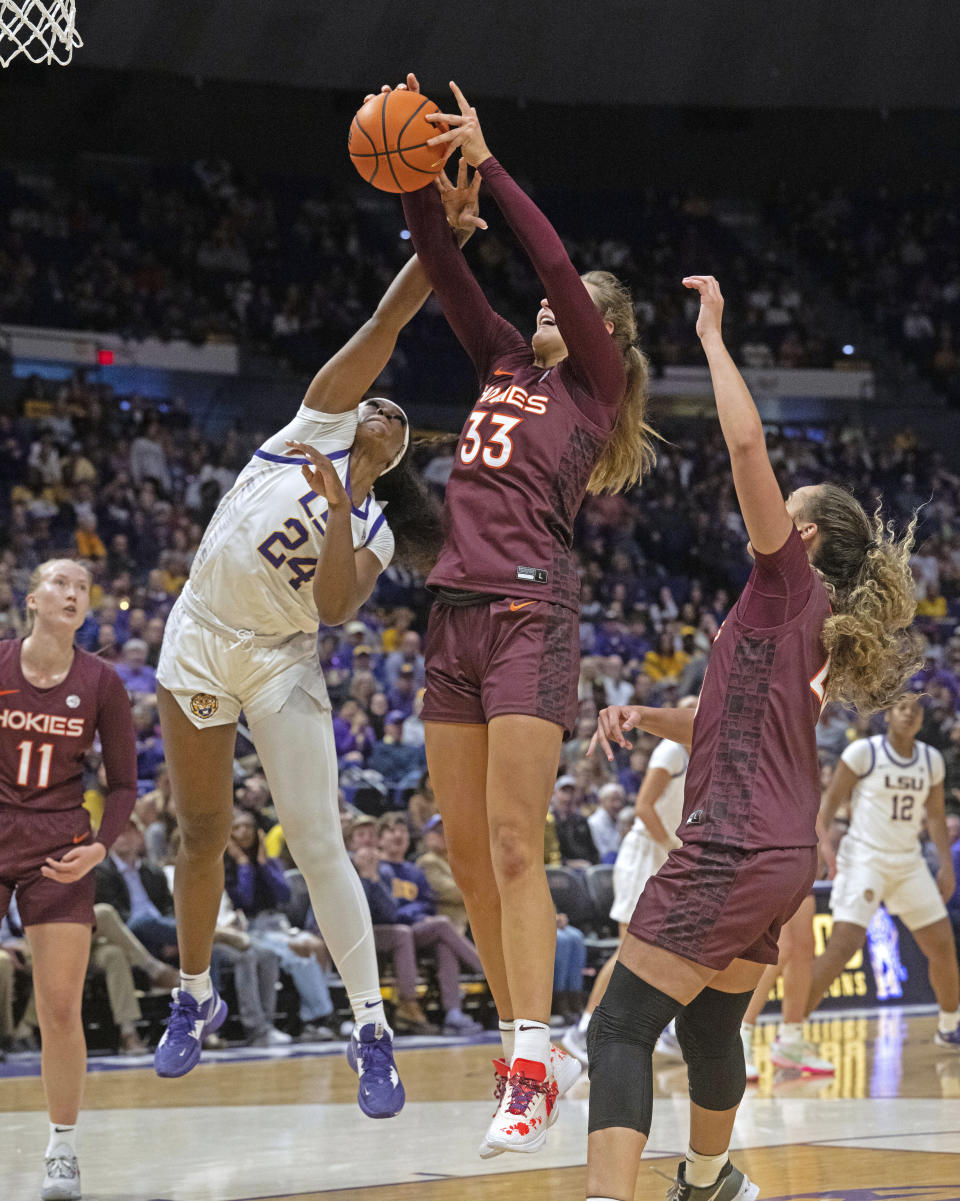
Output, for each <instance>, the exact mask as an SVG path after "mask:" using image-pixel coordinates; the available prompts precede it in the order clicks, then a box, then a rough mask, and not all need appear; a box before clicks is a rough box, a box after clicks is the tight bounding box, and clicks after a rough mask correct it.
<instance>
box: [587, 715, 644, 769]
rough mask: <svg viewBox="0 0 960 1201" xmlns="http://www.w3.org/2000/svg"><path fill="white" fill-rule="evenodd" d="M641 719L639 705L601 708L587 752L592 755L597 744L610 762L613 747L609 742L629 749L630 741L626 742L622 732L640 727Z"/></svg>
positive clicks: (611, 760)
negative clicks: (595, 729)
mask: <svg viewBox="0 0 960 1201" xmlns="http://www.w3.org/2000/svg"><path fill="white" fill-rule="evenodd" d="M641 720H642V711H641V706H639V705H610V706H609V708H607V709H601V710H600V716H599V719H598V722H597V732H596V734H594V736H593V737H592V738H591V739H590V745H589V746H588V747H587V754H588V755H592V754H593V752H594V750H595V749H596V747H597V745H598V744H599V746H600V748H601V749H602V750H603V753H604V754H605V755H606V756H607V758H608V759H609V760H610V762H611V763H612V762H613V747H612V746H611V745H610V743H611V742H615V743H616V744H617V746H622V747H624V748H626V749H627V750H629V749H630V743H629V742H627V740H626V738H625V737H624V734H625V733H626V732H627V730H639V729H641V728H642V727H641V724H640V723H641Z"/></svg>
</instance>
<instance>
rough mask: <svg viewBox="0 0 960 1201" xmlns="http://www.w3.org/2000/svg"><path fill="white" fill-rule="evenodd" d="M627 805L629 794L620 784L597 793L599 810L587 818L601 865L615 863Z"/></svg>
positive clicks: (604, 787)
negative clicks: (624, 810)
mask: <svg viewBox="0 0 960 1201" xmlns="http://www.w3.org/2000/svg"><path fill="white" fill-rule="evenodd" d="M626 803H627V794H626V793H625V792H624V790H623V788H621V786H620V785H619V784H604V786H603V787H602V788H601V789H600V791H599V792H598V793H597V808H596V809H595V810H594V811H593V813H591V814H590V816H589V817H588V818H587V825H588V826H589V827H590V836H591V837H592V839H593V845H594V846H595V847H596V848H597V854H598V855H599V856H600V861H601V863H613V862H614V860H615V859H616V857H617V850H618V848H619V846H620V827H619V823H618V820H617V819H618V818H619V817H620V811H621V809H623V807H624V805H626Z"/></svg>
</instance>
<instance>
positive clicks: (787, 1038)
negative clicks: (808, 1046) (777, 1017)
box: [777, 1022, 803, 1044]
mask: <svg viewBox="0 0 960 1201" xmlns="http://www.w3.org/2000/svg"><path fill="white" fill-rule="evenodd" d="M777 1038H779V1039H780V1041H781V1042H783V1043H791V1044H794V1043H802V1042H803V1022H781V1023H780V1029H779V1030H778V1031H777Z"/></svg>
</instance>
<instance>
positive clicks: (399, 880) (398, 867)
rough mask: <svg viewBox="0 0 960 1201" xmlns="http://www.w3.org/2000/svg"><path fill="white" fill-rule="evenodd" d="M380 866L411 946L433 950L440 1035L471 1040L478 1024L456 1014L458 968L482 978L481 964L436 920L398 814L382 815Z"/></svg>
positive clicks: (443, 921)
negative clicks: (440, 1014) (410, 858)
mask: <svg viewBox="0 0 960 1201" xmlns="http://www.w3.org/2000/svg"><path fill="white" fill-rule="evenodd" d="M377 829H378V833H379V850H380V866H379V873H380V878H381V880H382V881H383V884H384V885H385V886H386V887H388V888H389V890H390V899H391V900H392V902H393V904H394V907H395V913H396V920H397V921H398V922H400V923H402V924H403V925H404V926H409V927H411V928H412V930H413V941H414V946H415V947H418V948H423V947H432V948H433V950H434V955H435V957H436V962H437V979H438V982H439V984H440V999H441V1003H442V1005H443V1008H444V1011H445V1014H446V1016H445V1018H444V1032H445V1033H447V1034H475V1033H477V1031H478V1030H479V1026H478V1024H477V1023H476V1022H474V1021H472V1020H471V1019H470V1018H468V1017H467V1016H466V1015H465V1014H464V1013H463V1011H462V1009H461V1008H460V999H461V998H460V983H459V980H460V967H461V965H462V966H464V967H466V968H467V969H468V970H469V971H471V972H476V973H480V974H482V972H483V968H482V967H481V965H480V958H479V956H478V955H477V951H476V948H475V947H474V945H473V943H471V942H468V941H467V940H466V939H465V938H464V937H463V935H462V934H459V933H458V932H457V931H456V930H455V929H454V927H453V925H452V923H451V922H450V920H449V919H448V918H446V917H442V916H439V915H438V914H437V907H436V901H435V898H434V896H433V892H432V891H431V889H430V885H429V883H428V882H427V877H426V875H425V874H424V872H423V871H422V870H421V869H420V868H419V867H417V865H416V864H414V863H410V862H408V861H407V859H406V854H407V851H408V850H409V849H410V831H409V830H408V829H407V823H406V817H405V815H404V814H402V813H386V814H384V815H383V817H381V818H380V820H379V822H378V823H377Z"/></svg>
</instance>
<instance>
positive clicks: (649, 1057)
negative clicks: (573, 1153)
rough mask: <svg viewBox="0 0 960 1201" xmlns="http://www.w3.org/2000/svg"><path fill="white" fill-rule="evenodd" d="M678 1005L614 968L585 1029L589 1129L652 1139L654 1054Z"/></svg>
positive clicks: (619, 966) (631, 974) (642, 981)
mask: <svg viewBox="0 0 960 1201" xmlns="http://www.w3.org/2000/svg"><path fill="white" fill-rule="evenodd" d="M679 1009H680V1002H679V1001H675V1000H674V999H673V997H668V996H667V994H666V993H663V992H661V991H660V989H658V988H654V987H653V985H652V984H648V983H647V982H646V980H641V979H640V977H639V976H636V975H634V973H633V972H631V971H630V970H629V968H626V967H624V966H623V964H622V963H618V964H617V966H616V967H615V968H614V969H613V975H612V976H611V977H610V984H609V985H608V987H607V991H606V994H605V996H604V998H603V1000H602V1001H601V1002H600V1004H599V1005H598V1006H597V1009H596V1011H595V1012H594V1015H593V1017H592V1018H591V1019H590V1025H589V1027H588V1029H587V1054H588V1057H589V1060H590V1117H589V1122H588V1129H589V1130H590V1131H591V1132H592V1131H594V1130H606V1129H609V1128H610V1127H612V1126H626V1127H627V1128H628V1129H630V1130H638V1131H640V1133H641V1134H649V1133H650V1119H651V1116H652V1114H653V1048H654V1047H655V1046H656V1043H657V1039H658V1038H659V1037H660V1035H661V1033H662V1032H663V1029H664V1027H665V1026H666V1025H668V1023H669V1022H671V1021H672V1020H673V1018H674V1017H675V1016H676V1015H677V1012H678V1011H679Z"/></svg>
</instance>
